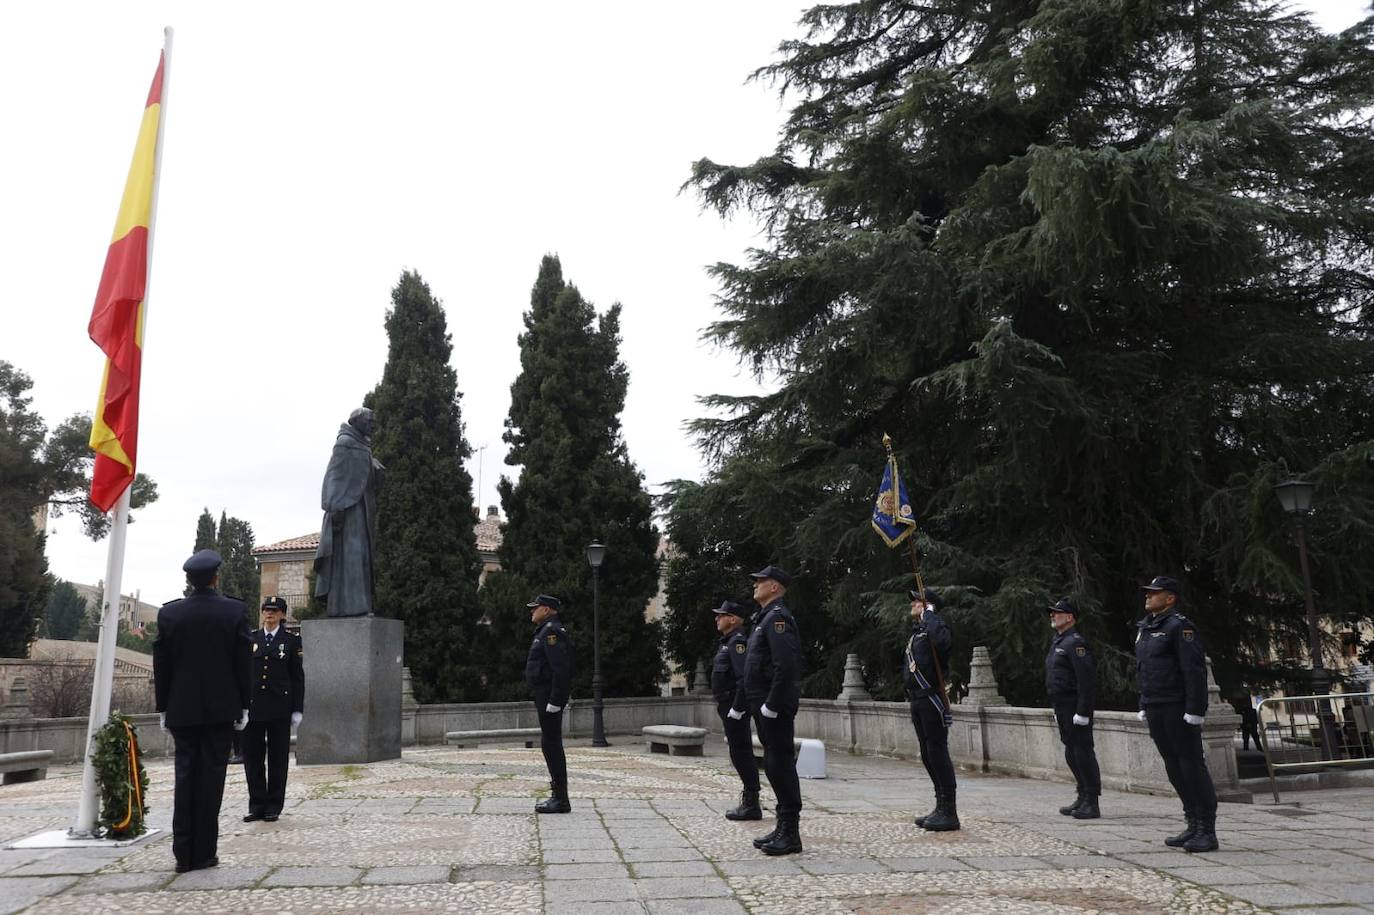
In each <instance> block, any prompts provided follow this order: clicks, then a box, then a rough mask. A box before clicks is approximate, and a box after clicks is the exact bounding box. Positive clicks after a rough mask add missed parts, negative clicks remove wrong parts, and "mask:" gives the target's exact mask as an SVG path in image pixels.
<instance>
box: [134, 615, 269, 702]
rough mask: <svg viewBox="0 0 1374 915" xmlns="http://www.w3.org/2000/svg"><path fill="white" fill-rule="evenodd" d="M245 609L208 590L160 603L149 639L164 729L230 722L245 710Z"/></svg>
mask: <svg viewBox="0 0 1374 915" xmlns="http://www.w3.org/2000/svg"><path fill="white" fill-rule="evenodd" d="M251 645H252V641H251V638H250V636H249V633H248V608H247V607H245V606H244V605H243V601H240V600H235V599H234V598H232V597H222V596H221V595H219V594H218V593H216V592H215V591H214V590H213V589H211V588H206V589H204V590H199V591H196V592H195V593H194V594H192V595H191V596H190V597H184V598H182V599H181V600H174V601H171V602H169V603H166V604H163V606H162V609H160V610H158V612H157V638H155V639H154V640H153V691H154V693H155V694H156V698H157V710H158V711H159V712H166V713H167V727H169V728H176V727H198V726H200V725H207V724H229V723H231V722H234V721H237V720H239V718H240V717H241V716H242V714H243V710H244V709H246V708H248V706H249V701H250V696H249V664H250V662H249V658H250V657H251V654H250V652H251V650H252V649H251Z"/></svg>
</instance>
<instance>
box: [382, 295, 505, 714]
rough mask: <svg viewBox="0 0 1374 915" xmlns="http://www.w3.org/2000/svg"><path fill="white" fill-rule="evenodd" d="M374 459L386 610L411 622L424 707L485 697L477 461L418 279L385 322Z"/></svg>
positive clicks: (447, 345) (437, 325)
mask: <svg viewBox="0 0 1374 915" xmlns="http://www.w3.org/2000/svg"><path fill="white" fill-rule="evenodd" d="M386 332H387V337H388V340H389V343H390V345H389V349H388V353H387V361H386V368H385V369H384V370H383V373H382V380H381V383H380V384H378V385H377V387H376V388H375V389H373V391H372V392H371V393H370V394H369V395H368V396H367V399H366V405H367V406H368V407H370V408H371V409H372V410H373V411H374V412H375V413H376V418H377V428H376V432H375V435H374V437H373V443H372V451H373V454H374V455H375V456H376V458H377V460H379V461H380V462H381V463H382V464H383V465H384V466H385V467H386V480H385V483H384V484H383V486H382V489H381V493H380V495H379V497H378V503H377V505H378V507H377V566H376V569H377V581H376V587H377V611H378V613H381V614H387V615H394V616H396V617H397V618H399V619H401V620H404V621H405V659H406V664H407V665H408V666H409V667H410V671H411V676H412V679H413V682H414V686H415V697H416V699H418V700H419V701H420V702H460V701H464V700H467V699H474V698H477V697H478V695H479V694H480V690H481V684H480V681H479V679H478V674H477V664H478V659H477V658H476V657H475V654H476V652H475V649H474V636H475V629H476V624H477V615H478V611H477V577H478V573H479V572H480V570H481V560H480V557H479V556H478V554H477V540H476V538H475V536H474V535H473V523H474V517H473V498H472V476H471V474H469V473H468V472H467V469H466V468H465V467H464V466H463V462H464V460H466V459H467V457H468V456H469V455H470V454H471V453H472V449H471V448H470V447H469V446H468V442H467V439H466V438H465V437H464V433H463V420H462V412H461V410H460V408H459V401H460V399H461V397H462V395H461V394H460V393H459V391H458V374H457V372H455V371H454V369H453V367H452V366H451V365H450V364H449V359H450V357H451V356H452V353H453V345H452V343H451V342H450V337H449V332H448V324H447V321H446V319H445V317H444V309H443V305H442V303H441V302H440V301H439V300H438V299H436V298H434V296H433V295H432V294H431V293H430V289H429V286H428V285H426V283H425V282H424V280H422V279H421V278H420V275H419V274H418V273H416V272H414V271H409V270H408V271H405V272H404V273H402V274H401V279H400V282H398V283H397V284H396V288H395V289H393V290H392V293H391V309H390V310H389V311H388V312H387V315H386Z"/></svg>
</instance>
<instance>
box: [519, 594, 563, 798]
mask: <svg viewBox="0 0 1374 915" xmlns="http://www.w3.org/2000/svg"><path fill="white" fill-rule="evenodd" d="M572 675H573V646H572V640H571V639H569V638H568V633H567V631H566V630H565V629H564V628H563V624H562V622H560V621H559V619H558V617H557V615H554V616H551V617H549V618H548V619H547V620H545V621H544V624H543V625H542V626H540V627H539V629H538V630H537V631H536V632H535V633H534V641H532V642H530V653H529V657H528V658H526V659H525V683H526V684H527V685H528V686H529V688H530V695H531V696H532V697H533V698H534V705H535V708H536V709H537V710H538V712H539V731H540V735H541V736H540V739H539V748H540V749H541V750H543V752H544V762H545V763H546V764H547V765H548V767H549V781H550V782H552V783H553V786H554V788H555V789H562V790H563V791H564V792H566V791H567V787H568V761H567V757H566V756H565V755H564V753H563V711H564V709H566V708H567V706H568V692H569V690H570V689H571V688H572ZM551 705H552V706H555V707H556V708H557V709H558V711H557V712H550V711H548V707H549V706H551Z"/></svg>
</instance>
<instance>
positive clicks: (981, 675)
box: [963, 645, 1007, 708]
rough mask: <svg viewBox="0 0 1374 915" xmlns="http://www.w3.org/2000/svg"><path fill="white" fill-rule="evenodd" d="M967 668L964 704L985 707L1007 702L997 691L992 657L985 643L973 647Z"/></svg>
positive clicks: (972, 706)
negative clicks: (966, 693)
mask: <svg viewBox="0 0 1374 915" xmlns="http://www.w3.org/2000/svg"><path fill="white" fill-rule="evenodd" d="M968 670H969V675H968V695H967V696H965V697H964V702H963V704H964V705H967V706H969V707H971V708H987V707H996V706H1002V705H1006V704H1007V700H1006V699H1004V698H1002V694H1001V693H999V692H998V691H997V677H996V676H994V674H993V672H992V657H991V656H990V655H989V654H988V649H987V646H986V645H978V646H975V647H974V649H973V658H972V660H970V661H969V665H968Z"/></svg>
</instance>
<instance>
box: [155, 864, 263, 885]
mask: <svg viewBox="0 0 1374 915" xmlns="http://www.w3.org/2000/svg"><path fill="white" fill-rule="evenodd" d="M268 870H269V868H266V867H210V868H206V869H205V870H203V871H188V872H187V873H184V874H178V875H177V877H176V879H175V880H173V881H172V882H171V883H169V884H167V889H169V890H246V889H248V888H250V887H252V886H254V885H256V884H257V882H258V881H259V880H261V879H262V878H263V877H266V876H267V872H268Z"/></svg>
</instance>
